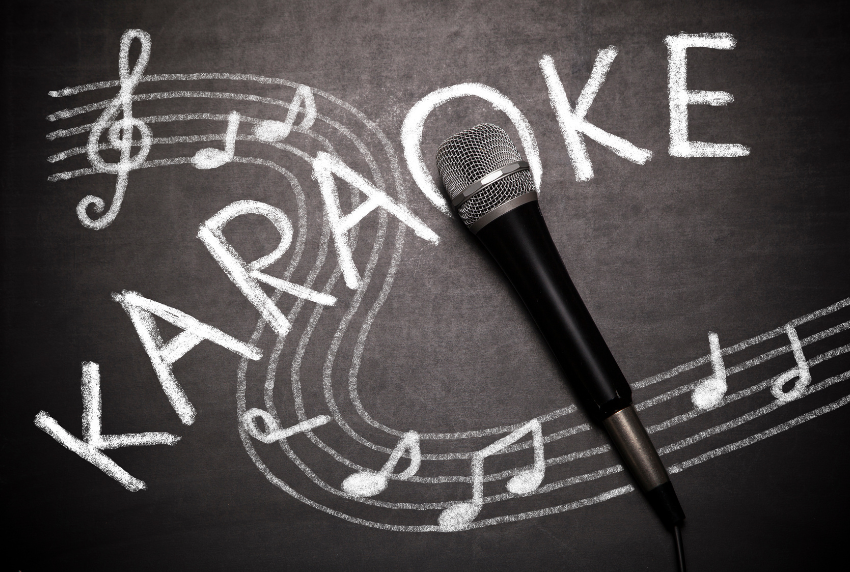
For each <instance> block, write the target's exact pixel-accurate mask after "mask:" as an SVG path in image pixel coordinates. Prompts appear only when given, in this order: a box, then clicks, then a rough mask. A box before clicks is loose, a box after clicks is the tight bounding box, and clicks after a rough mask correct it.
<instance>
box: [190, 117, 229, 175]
mask: <svg viewBox="0 0 850 572" xmlns="http://www.w3.org/2000/svg"><path fill="white" fill-rule="evenodd" d="M238 130H239V113H238V112H236V111H231V112H230V116H229V117H228V118H227V132H226V133H225V135H224V151H222V150H221V149H215V148H213V147H206V148H204V149H201V150H200V151H198V152H197V153H195V156H194V157H192V164H193V165H194V166H195V168H196V169H215V168H218V167H221V166H222V165H224V164H226V163H229V162H230V161H232V160H233V154H234V152H235V151H236V132H237V131H238Z"/></svg>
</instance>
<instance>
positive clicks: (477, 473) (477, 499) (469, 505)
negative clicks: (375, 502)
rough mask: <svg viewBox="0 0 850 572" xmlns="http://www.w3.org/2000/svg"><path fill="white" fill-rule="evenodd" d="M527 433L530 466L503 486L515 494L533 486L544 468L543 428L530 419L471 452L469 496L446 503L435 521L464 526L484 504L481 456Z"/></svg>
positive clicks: (448, 528)
mask: <svg viewBox="0 0 850 572" xmlns="http://www.w3.org/2000/svg"><path fill="white" fill-rule="evenodd" d="M528 433H531V435H532V444H533V446H534V465H533V466H532V468H531V469H527V470H525V471H522V472H520V473H519V474H517V475H514V476H513V477H511V479H510V480H509V481H508V483H507V485H505V488H506V489H508V492H511V493H513V494H515V495H524V494H528V493H530V492H532V491H534V490H536V489H537V487H539V486H540V483H542V482H543V476H544V473H545V471H546V460H545V459H544V457H543V430H542V429H541V427H540V421H538V420H537V419H533V420H532V421H529V422H528V423H526V424H525V425H523V426H522V427H520V428H519V429H517V430H516V431H513V432H512V433H510V434H509V435H507V436H506V437H502V438H501V439H499V440H498V441H496V442H495V443H493V444H491V445H488V446H487V447H484V448H483V449H481V450H480V451H477V452H476V453H475V454H473V456H472V500H471V501H467V502H461V503H457V504H454V505H452V506H450V507H449V508H447V509H445V510H443V512H442V513H440V517H439V519H438V522H439V524H440V528H441V529H442V530H444V531H454V530H461V529H463V528H466V526H467V525H468V524H469V523H470V522H472V521H473V520H475V517H476V516H478V513H479V512H481V507H482V506H484V459H486V458H487V457H490V456H491V455H495V454H496V453H498V452H499V451H501V450H503V449H505V448H507V447H509V446H510V445H513V444H514V443H516V442H517V441H518V440H519V439H520V438H522V437H523V436H525V435H527V434H528Z"/></svg>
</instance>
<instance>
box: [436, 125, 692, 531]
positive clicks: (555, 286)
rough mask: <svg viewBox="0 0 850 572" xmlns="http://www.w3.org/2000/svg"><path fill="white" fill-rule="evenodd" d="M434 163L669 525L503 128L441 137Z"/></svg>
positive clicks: (624, 404) (650, 470)
mask: <svg viewBox="0 0 850 572" xmlns="http://www.w3.org/2000/svg"><path fill="white" fill-rule="evenodd" d="M437 165H438V168H439V170H440V174H441V175H442V178H443V181H444V183H445V186H446V190H447V192H448V193H449V195H450V197H451V198H452V204H453V205H454V206H455V207H456V209H457V212H458V215H459V216H460V218H461V219H462V220H463V221H464V223H465V224H466V226H467V227H468V228H469V230H470V231H472V232H473V233H474V234H475V235H476V236H477V237H478V239H479V240H480V241H481V242H482V244H483V245H484V247H485V248H486V249H487V251H488V252H489V253H490V255H491V256H492V257H493V258H494V260H495V261H496V263H497V264H498V265H499V267H500V268H501V269H502V271H503V272H504V273H505V275H506V276H507V278H508V280H509V281H510V282H511V284H512V285H513V287H514V289H515V290H516V292H517V293H518V294H519V297H520V298H521V299H522V301H523V303H524V304H525V306H526V308H527V309H528V312H529V313H530V314H531V317H532V318H533V319H534V321H535V323H536V324H537V327H538V328H539V329H540V331H541V333H542V334H543V337H544V338H545V339H546V341H547V343H548V345H549V347H550V349H551V350H552V353H553V354H554V355H555V358H556V359H557V361H558V363H559V364H560V366H561V368H562V369H563V370H564V372H565V373H566V375H567V377H568V378H569V379H572V380H576V381H578V382H579V383H580V384H581V386H582V387H583V389H584V390H585V391H584V392H585V394H586V396H587V397H588V398H589V399H590V400H591V401H592V403H593V406H594V407H595V411H593V413H595V417H597V419H598V420H600V421H601V423H602V425H603V427H605V430H606V431H607V433H608V435H609V437H610V438H611V441H612V442H613V444H614V447H615V448H616V450H617V451H618V453H619V454H620V457H621V458H622V460H623V463H624V465H625V466H626V468H627V470H628V471H629V472H630V473H631V475H632V476H633V477H634V478H635V480H636V481H637V483H638V485H639V487H640V489H641V490H642V491H643V492H644V494H645V495H646V497H647V499H648V500H649V502H650V504H651V505H652V507H653V508H654V509H655V512H656V513H657V514H658V516H659V517H660V518H661V520H662V521H663V522H664V523H665V524H666V525H667V526H669V527H676V526H678V525H680V524H681V523H682V522H683V521H684V519H685V515H684V512H683V511H682V507H681V505H680V504H679V501H678V498H677V497H676V493H675V491H674V490H673V486H672V484H671V483H670V478H669V476H668V474H667V471H666V470H665V469H664V465H663V464H662V463H661V459H660V458H659V456H658V453H657V451H656V450H655V447H654V446H653V445H652V442H651V441H650V439H649V435H648V434H647V432H646V429H645V428H644V427H643V425H642V424H641V422H640V419H639V418H638V416H637V413H636V412H635V409H634V407H632V392H631V388H630V387H629V384H628V382H627V381H626V379H625V377H624V376H623V373H622V371H621V370H620V368H619V366H618V365H617V362H616V360H615V359H614V356H613V355H612V354H611V351H610V349H609V348H608V345H607V344H606V343H605V340H604V339H603V338H602V334H601V333H600V332H599V329H598V328H597V327H596V324H595V323H594V321H593V318H592V317H591V316H590V312H588V310H587V307H586V306H585V305H584V302H583V301H582V299H581V297H580V296H579V294H578V291H577V290H576V289H575V286H574V285H573V283H572V280H571V279H570V276H569V274H568V273H567V269H566V267H565V266H564V263H563V260H562V259H561V256H560V254H559V253H558V250H557V248H556V247H555V243H554V242H553V241H552V237H551V235H550V233H549V230H548V228H547V227H546V222H545V221H544V220H543V216H542V215H541V213H540V208H539V206H538V202H537V191H536V189H535V187H534V183H533V181H532V179H531V177H530V175H529V173H528V172H527V169H528V165H527V163H524V162H522V161H520V157H519V152H518V151H517V150H516V148H515V147H514V146H513V143H511V141H510V139H509V137H508V135H507V133H505V132H504V130H502V129H501V128H500V127H497V126H495V125H489V124H482V125H478V126H476V127H473V128H472V129H469V130H467V131H464V132H461V133H458V134H456V135H454V136H452V137H450V138H449V139H447V140H446V141H445V142H444V143H443V144H442V145H441V146H440V149H439V151H438V153H437Z"/></svg>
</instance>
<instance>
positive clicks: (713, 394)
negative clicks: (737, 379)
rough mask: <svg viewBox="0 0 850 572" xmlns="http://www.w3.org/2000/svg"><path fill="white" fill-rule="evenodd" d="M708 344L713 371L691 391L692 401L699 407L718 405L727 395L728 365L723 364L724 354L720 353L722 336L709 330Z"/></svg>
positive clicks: (708, 407)
mask: <svg viewBox="0 0 850 572" xmlns="http://www.w3.org/2000/svg"><path fill="white" fill-rule="evenodd" d="M708 346H709V348H710V354H711V368H712V370H713V373H712V375H711V377H709V378H707V379H705V380H703V381H702V382H701V383H700V384H699V385H697V387H696V388H695V389H694V392H693V393H691V401H693V403H694V407H696V408H697V409H712V408H714V407H717V405H719V404H720V402H721V401H722V400H723V396H724V395H726V389H727V385H726V366H724V365H723V356H722V355H720V338H718V337H717V334H715V333H714V332H708Z"/></svg>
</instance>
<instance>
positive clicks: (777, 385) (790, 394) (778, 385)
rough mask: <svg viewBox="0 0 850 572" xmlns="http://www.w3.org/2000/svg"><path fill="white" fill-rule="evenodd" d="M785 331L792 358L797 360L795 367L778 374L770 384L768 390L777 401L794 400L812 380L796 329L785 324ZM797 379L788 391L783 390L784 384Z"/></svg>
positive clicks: (800, 395)
mask: <svg viewBox="0 0 850 572" xmlns="http://www.w3.org/2000/svg"><path fill="white" fill-rule="evenodd" d="M785 332H786V333H787V334H788V339H789V340H790V341H791V349H792V351H793V352H794V359H795V360H796V361H797V367H795V368H793V369H791V370H789V371H786V372H785V373H784V374H782V375H780V376H779V377H778V378H777V379H776V381H774V382H773V383H772V384H771V386H770V392H771V393H772V394H773V396H774V397H775V398H776V399H778V400H779V401H794V400H795V399H799V398H800V397H802V396H803V394H804V392H805V391H806V388H807V387H808V386H809V384H810V383H811V382H812V375H811V373H809V364H808V362H806V356H805V355H803V347H802V345H801V344H800V339H799V338H798V337H797V330H795V329H794V327H793V326H792V325H791V324H788V325H787V326H785ZM795 377H796V378H797V381H796V382H795V383H794V387H792V388H791V389H789V390H788V391H785V390H784V386H785V384H787V383H788V382H789V381H791V380H792V379H794V378H795Z"/></svg>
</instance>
